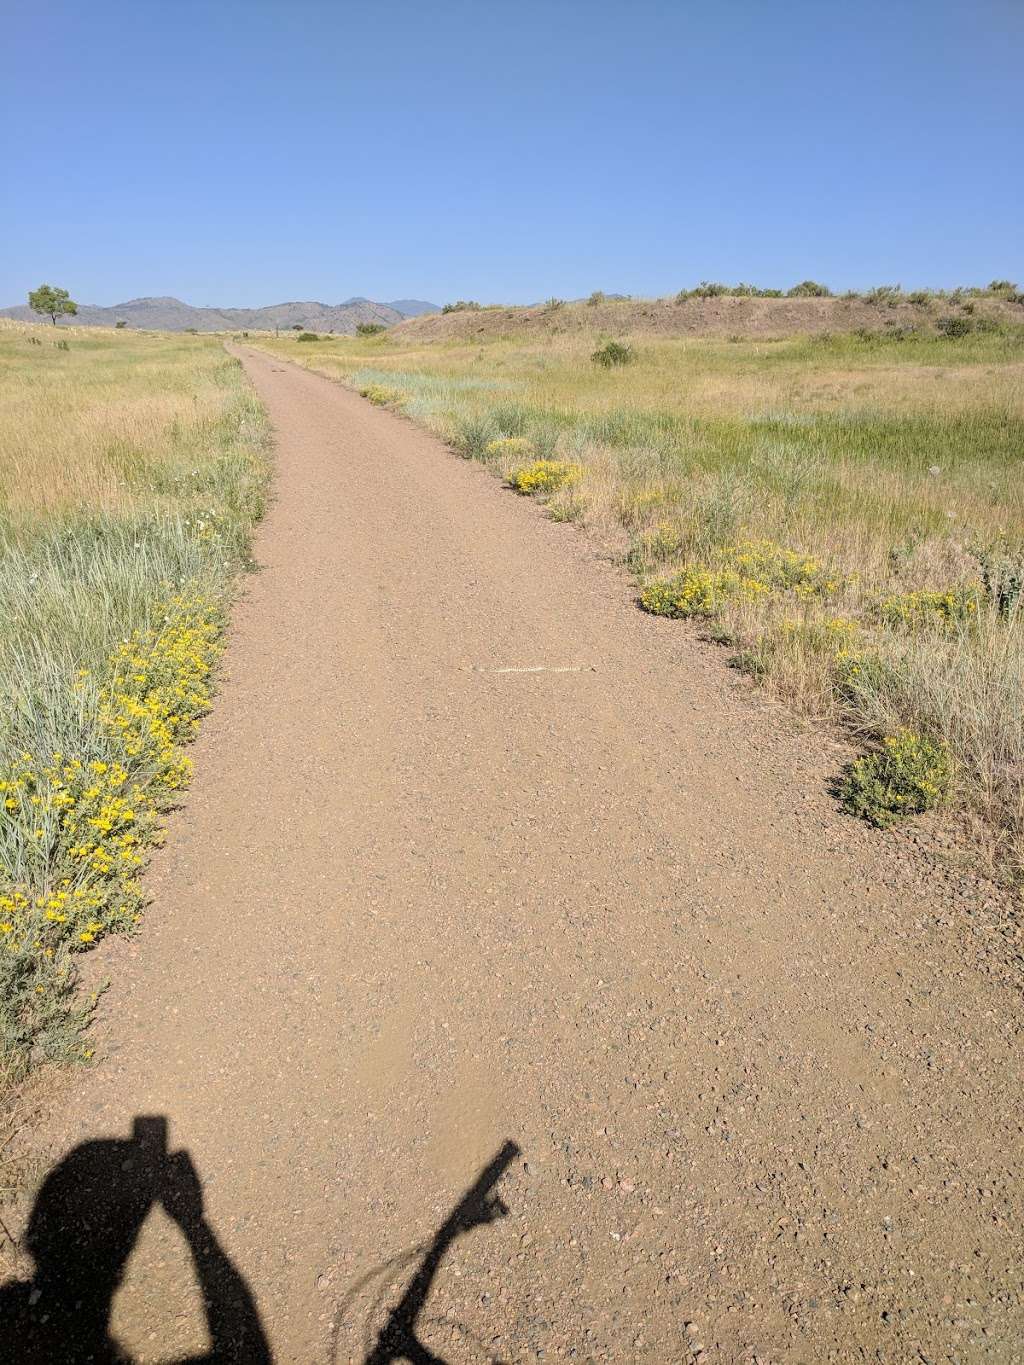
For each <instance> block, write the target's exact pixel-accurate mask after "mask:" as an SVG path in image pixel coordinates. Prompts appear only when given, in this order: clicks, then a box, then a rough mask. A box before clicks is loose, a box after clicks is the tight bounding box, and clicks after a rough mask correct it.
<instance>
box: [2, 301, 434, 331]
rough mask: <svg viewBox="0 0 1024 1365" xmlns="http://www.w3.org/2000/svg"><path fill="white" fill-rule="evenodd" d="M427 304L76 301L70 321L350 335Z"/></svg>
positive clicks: (9, 312) (427, 308)
mask: <svg viewBox="0 0 1024 1365" xmlns="http://www.w3.org/2000/svg"><path fill="white" fill-rule="evenodd" d="M438 311H439V310H438V308H437V306H436V305H435V304H433V303H426V302H424V301H423V300H421V299H399V300H397V301H396V302H395V303H375V302H374V301H373V300H372V299H363V298H354V299H346V300H345V302H344V303H316V302H307V303H273V304H270V305H269V306H268V307H266V308H195V307H193V305H192V304H190V303H183V302H182V301H181V299H173V298H141V299H129V300H128V301H127V302H126V303H117V304H114V305H113V306H112V307H110V308H105V307H101V306H99V305H97V304H91V303H80V304H79V305H78V314H77V316H76V317H75V318H74V322H75V324H76V325H77V326H80V327H82V326H84V327H113V326H115V325H116V324H117V323H118V322H122V321H123V322H126V323H127V324H128V326H129V327H137V328H143V329H148V330H152V331H159V332H184V331H186V330H187V329H188V328H190V327H194V328H195V330H196V331H197V332H220V331H233V330H237V329H239V328H245V329H249V330H252V331H254V332H255V331H274V330H275V329H276V328H280V329H281V330H282V331H286V330H287V329H288V328H289V327H296V326H298V327H306V328H309V330H310V331H313V332H342V333H344V332H354V331H355V330H356V326H357V325H358V324H359V323H361V322H378V323H382V324H383V325H384V326H385V327H393V326H394V325H395V324H396V323H399V322H402V321H404V320H405V319H406V318H410V317H419V316H422V315H423V314H426V313H432V312H438ZM0 317H5V318H15V319H17V320H18V321H21V322H38V321H40V319H39V315H38V314H37V313H33V312H32V310H31V308H29V307H28V305H27V304H18V305H16V306H15V307H12V308H0Z"/></svg>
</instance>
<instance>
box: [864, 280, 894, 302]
mask: <svg viewBox="0 0 1024 1365" xmlns="http://www.w3.org/2000/svg"><path fill="white" fill-rule="evenodd" d="M902 298H903V290H902V289H901V288H900V286H899V285H898V284H876V285H875V287H874V289H869V290H868V291H867V293H866V294H865V295H864V302H865V303H873V304H875V305H877V306H878V307H883V306H888V307H889V308H895V306H896V304H897V303H899V301H900V299H902Z"/></svg>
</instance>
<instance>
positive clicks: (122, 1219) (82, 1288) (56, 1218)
mask: <svg viewBox="0 0 1024 1365" xmlns="http://www.w3.org/2000/svg"><path fill="white" fill-rule="evenodd" d="M158 1205H159V1206H162V1207H163V1208H164V1209H165V1210H166V1212H167V1213H168V1215H169V1216H170V1217H171V1218H172V1219H174V1221H175V1222H176V1223H177V1224H178V1226H179V1228H180V1229H181V1232H182V1235H183V1236H184V1238H185V1241H186V1243H187V1245H188V1247H189V1251H190V1254H191V1257H192V1263H193V1266H194V1269H195V1274H196V1278H197V1280H198V1282H199V1287H200V1290H201V1292H202V1297H203V1303H204V1308H205V1313H206V1326H207V1331H208V1334H209V1338H210V1343H211V1345H210V1350H209V1351H207V1352H205V1353H204V1354H202V1355H199V1356H195V1357H192V1358H191V1359H190V1361H189V1362H188V1365H229V1363H230V1362H243V1361H245V1362H250V1361H251V1362H253V1365H269V1362H270V1361H271V1359H272V1357H271V1354H270V1348H269V1346H268V1344H267V1340H266V1336H265V1334H264V1332H263V1327H262V1325H261V1323H260V1318H259V1313H258V1312H257V1310H256V1304H255V1301H254V1299H253V1296H252V1293H251V1291H250V1289H249V1287H248V1285H247V1284H246V1282H245V1279H244V1278H243V1276H242V1275H241V1273H240V1272H239V1271H238V1270H237V1269H236V1267H235V1266H234V1265H233V1264H232V1262H231V1260H230V1258H229V1257H228V1255H227V1254H226V1252H225V1251H224V1249H223V1248H222V1247H221V1245H220V1243H219V1241H218V1240H217V1236H216V1234H215V1233H214V1231H213V1229H212V1228H211V1226H210V1224H209V1223H208V1222H207V1220H206V1217H205V1214H204V1212H203V1198H202V1186H201V1183H200V1180H199V1177H198V1175H197V1173H196V1170H195V1167H194V1166H193V1164H192V1161H191V1158H190V1157H189V1155H188V1153H187V1152H184V1151H182V1152H175V1153H170V1154H168V1152H167V1122H166V1120H165V1119H163V1118H153V1117H149V1118H146V1117H140V1118H138V1119H136V1121H135V1124H134V1129H133V1134H132V1137H131V1138H130V1139H128V1140H127V1141H126V1140H123V1139H109V1140H102V1141H97V1142H85V1143H82V1144H81V1145H80V1146H78V1147H75V1148H74V1149H73V1150H72V1151H71V1152H69V1153H68V1155H67V1156H66V1157H64V1158H63V1160H62V1161H60V1162H59V1163H58V1165H57V1166H55V1167H54V1168H53V1170H52V1171H50V1173H49V1174H48V1175H47V1177H46V1179H45V1180H44V1181H43V1184H42V1186H41V1187H40V1190H39V1194H38V1195H37V1197H36V1201H35V1205H34V1207H33V1210H32V1215H31V1217H30V1219H29V1223H28V1227H27V1229H26V1233H25V1250H26V1251H27V1252H28V1253H29V1255H30V1256H31V1257H32V1259H33V1261H34V1263H35V1275H34V1277H33V1278H32V1280H30V1281H27V1282H24V1281H23V1282H20V1283H15V1284H10V1285H7V1286H5V1287H4V1288H3V1289H2V1290H0V1365H6V1362H8V1361H10V1362H12V1365H13V1362H18V1365H37V1362H38V1365H44V1362H45V1365H79V1362H81V1365H85V1363H86V1362H96V1365H116V1362H119V1361H123V1360H124V1359H125V1357H124V1355H123V1353H122V1352H121V1351H120V1349H119V1347H118V1345H117V1343H116V1342H115V1341H114V1340H113V1339H112V1337H111V1336H110V1314H111V1308H112V1305H113V1300H114V1295H115V1294H116V1293H117V1290H118V1288H119V1287H120V1285H121V1282H122V1279H123V1276H124V1270H125V1266H126V1265H127V1263H128V1259H129V1257H130V1255H131V1252H132V1249H133V1247H134V1246H135V1243H136V1241H137V1239H138V1236H139V1233H140V1231H141V1230H142V1225H143V1223H144V1222H145V1220H146V1218H147V1217H148V1215H149V1213H150V1211H151V1210H152V1209H153V1208H154V1207H156V1206H158Z"/></svg>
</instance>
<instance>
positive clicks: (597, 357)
mask: <svg viewBox="0 0 1024 1365" xmlns="http://www.w3.org/2000/svg"><path fill="white" fill-rule="evenodd" d="M590 358H591V360H592V361H593V362H594V364H595V365H603V366H604V368H605V369H606V370H610V369H612V368H613V366H615V365H631V364H632V363H633V361H634V360H635V359H636V351H635V350H634V348H633V347H632V346H626V345H624V344H623V343H622V342H621V341H607V342H605V344H604V345H603V346H600V347H598V349H597V350H596V351H595V352H594V354H593V355H592V356H591V357H590Z"/></svg>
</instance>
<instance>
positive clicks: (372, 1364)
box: [331, 1141, 520, 1365]
mask: <svg viewBox="0 0 1024 1365" xmlns="http://www.w3.org/2000/svg"><path fill="white" fill-rule="evenodd" d="M519 1152H520V1148H519V1146H518V1144H517V1143H515V1142H511V1141H507V1142H505V1143H503V1144H502V1146H501V1147H500V1148H499V1150H498V1152H497V1153H496V1154H495V1156H494V1157H493V1158H492V1159H491V1161H489V1162H488V1164H487V1165H486V1166H485V1167H484V1169H483V1170H482V1171H481V1172H480V1174H479V1176H477V1178H476V1180H475V1181H474V1182H473V1184H472V1185H471V1186H470V1187H469V1189H468V1190H466V1192H465V1194H463V1196H462V1198H461V1199H460V1200H459V1201H458V1203H457V1204H456V1205H455V1207H454V1208H453V1209H452V1211H451V1213H450V1214H449V1215H448V1217H447V1218H446V1219H445V1221H444V1222H443V1223H442V1224H441V1226H440V1227H439V1228H438V1230H437V1232H436V1233H435V1234H434V1236H433V1237H432V1238H431V1240H430V1242H428V1243H424V1244H422V1245H420V1246H418V1247H414V1248H413V1249H412V1251H410V1252H406V1253H404V1254H402V1255H400V1256H398V1257H394V1258H393V1259H392V1260H390V1261H387V1262H385V1263H384V1264H383V1265H380V1266H377V1267H375V1268H374V1269H373V1270H371V1271H370V1272H369V1273H368V1274H367V1275H364V1276H363V1277H362V1278H361V1279H360V1280H359V1281H358V1282H357V1283H356V1284H355V1285H353V1287H352V1289H351V1290H350V1291H349V1293H348V1294H347V1295H346V1297H345V1299H344V1300H343V1301H342V1303H341V1306H340V1307H339V1309H338V1312H337V1313H336V1315H335V1319H334V1325H333V1328H332V1343H331V1344H332V1349H331V1359H332V1360H336V1359H337V1353H338V1346H339V1338H340V1333H341V1330H342V1327H343V1325H344V1322H345V1319H346V1317H347V1315H348V1311H349V1308H350V1306H351V1304H352V1303H353V1302H354V1300H355V1299H356V1298H357V1297H358V1295H359V1294H360V1293H361V1292H362V1291H363V1290H364V1289H365V1288H366V1287H367V1285H369V1284H372V1283H373V1281H374V1280H376V1279H379V1278H380V1277H382V1276H384V1275H385V1274H387V1273H388V1272H390V1273H391V1274H394V1273H395V1272H396V1271H397V1270H400V1269H401V1268H403V1267H404V1266H406V1265H408V1264H410V1263H411V1262H412V1261H413V1260H415V1258H416V1257H417V1256H420V1257H421V1259H420V1262H419V1266H418V1268H417V1270H416V1272H415V1274H414V1275H413V1276H412V1279H411V1280H410V1281H409V1283H408V1285H407V1287H406V1290H405V1293H404V1294H403V1295H402V1297H401V1299H400V1300H399V1301H398V1303H397V1304H396V1305H395V1306H394V1308H392V1309H391V1311H390V1312H389V1313H388V1316H387V1320H386V1321H385V1323H384V1326H383V1327H382V1328H381V1329H380V1331H379V1332H378V1334H377V1336H376V1340H374V1341H372V1343H369V1342H368V1343H367V1350H366V1354H365V1356H364V1357H363V1359H364V1365H391V1362H393V1361H399V1360H406V1361H409V1362H411V1365H447V1362H446V1361H445V1359H444V1357H443V1356H439V1355H437V1353H436V1352H435V1351H433V1350H431V1349H430V1348H429V1347H427V1346H425V1345H424V1344H423V1342H422V1341H420V1339H419V1336H418V1335H417V1324H418V1321H419V1318H420V1316H421V1314H422V1312H423V1309H424V1308H425V1307H426V1303H427V1299H428V1298H429V1296H430V1290H431V1287H432V1285H433V1282H434V1277H435V1276H436V1275H437V1272H438V1270H439V1269H440V1268H441V1262H442V1261H443V1260H444V1258H445V1256H446V1254H447V1253H448V1251H449V1249H450V1248H451V1246H452V1245H453V1243H454V1242H455V1241H457V1240H458V1238H459V1237H461V1236H462V1235H463V1234H464V1233H466V1232H469V1231H470V1230H471V1229H473V1228H477V1227H482V1226H483V1225H484V1224H486V1223H493V1222H495V1221H496V1220H497V1219H499V1218H504V1217H505V1216H506V1214H507V1213H508V1207H507V1205H506V1204H505V1202H504V1201H503V1200H502V1199H501V1198H500V1196H499V1195H497V1194H495V1193H494V1187H495V1185H497V1183H498V1181H499V1180H500V1179H501V1177H502V1176H503V1175H504V1174H505V1172H506V1170H507V1169H508V1168H509V1166H510V1165H511V1164H512V1162H513V1161H514V1160H515V1158H516V1157H517V1156H518V1155H519ZM374 1307H379V1297H378V1300H377V1303H376V1304H375V1305H374ZM372 1315H373V1308H371V1316H372ZM492 1365H501V1363H500V1362H498V1361H494V1360H493V1358H492Z"/></svg>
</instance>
